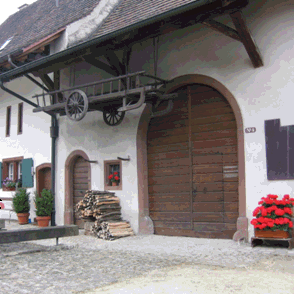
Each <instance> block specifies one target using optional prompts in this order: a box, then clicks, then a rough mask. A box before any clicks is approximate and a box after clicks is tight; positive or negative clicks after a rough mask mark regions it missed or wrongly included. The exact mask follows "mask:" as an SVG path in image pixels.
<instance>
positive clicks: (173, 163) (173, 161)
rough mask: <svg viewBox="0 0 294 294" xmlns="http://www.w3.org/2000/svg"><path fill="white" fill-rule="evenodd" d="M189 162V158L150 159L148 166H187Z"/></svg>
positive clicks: (150, 167)
mask: <svg viewBox="0 0 294 294" xmlns="http://www.w3.org/2000/svg"><path fill="white" fill-rule="evenodd" d="M189 164H190V161H189V158H180V159H169V160H160V161H157V160H150V161H149V162H148V168H149V169H152V168H166V167H175V166H188V165H189Z"/></svg>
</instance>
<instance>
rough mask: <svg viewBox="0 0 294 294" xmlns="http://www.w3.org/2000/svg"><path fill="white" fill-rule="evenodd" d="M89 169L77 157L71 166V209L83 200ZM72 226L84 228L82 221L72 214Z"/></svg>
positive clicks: (82, 159) (87, 185) (87, 164)
mask: <svg viewBox="0 0 294 294" xmlns="http://www.w3.org/2000/svg"><path fill="white" fill-rule="evenodd" d="M89 169H90V165H89V163H88V162H87V161H85V159H84V158H83V157H81V156H77V157H76V159H75V161H74V164H73V173H72V175H73V179H72V180H73V207H74V210H75V206H76V204H77V203H78V202H79V201H80V200H82V199H83V197H84V195H85V194H86V191H87V190H88V189H89ZM74 224H76V225H78V226H79V228H82V229H83V228H84V222H83V220H82V219H81V218H80V217H79V216H78V214H77V213H76V212H74Z"/></svg>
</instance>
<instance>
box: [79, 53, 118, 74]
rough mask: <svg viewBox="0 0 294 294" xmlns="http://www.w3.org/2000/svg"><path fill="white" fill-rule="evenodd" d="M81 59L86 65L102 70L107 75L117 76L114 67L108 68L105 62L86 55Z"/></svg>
mask: <svg viewBox="0 0 294 294" xmlns="http://www.w3.org/2000/svg"><path fill="white" fill-rule="evenodd" d="M82 58H83V59H84V60H85V61H86V62H87V63H89V64H91V65H93V66H95V67H98V68H100V69H102V70H104V71H105V72H107V73H109V74H110V75H112V76H119V71H118V70H117V69H116V68H115V67H113V66H110V65H108V64H106V63H105V62H103V61H100V60H98V59H96V58H95V57H94V56H91V55H86V56H84V57H82Z"/></svg>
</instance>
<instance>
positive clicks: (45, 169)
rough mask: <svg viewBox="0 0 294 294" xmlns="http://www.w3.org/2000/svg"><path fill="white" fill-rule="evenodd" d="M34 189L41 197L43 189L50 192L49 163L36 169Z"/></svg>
mask: <svg viewBox="0 0 294 294" xmlns="http://www.w3.org/2000/svg"><path fill="white" fill-rule="evenodd" d="M36 182H37V183H36V186H37V187H36V189H37V193H38V195H41V192H42V190H43V189H48V190H51V163H43V164H41V165H39V166H37V167H36Z"/></svg>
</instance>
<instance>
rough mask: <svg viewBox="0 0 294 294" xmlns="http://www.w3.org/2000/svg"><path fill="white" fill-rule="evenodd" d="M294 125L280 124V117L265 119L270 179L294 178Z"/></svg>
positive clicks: (268, 176)
mask: <svg viewBox="0 0 294 294" xmlns="http://www.w3.org/2000/svg"><path fill="white" fill-rule="evenodd" d="M293 136H294V127H293V126H283V127H281V125H280V120H279V119H273V120H266V121H265V140H266V161H267V178H268V180H287V179H293V178H294V164H293V160H294V137H293Z"/></svg>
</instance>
